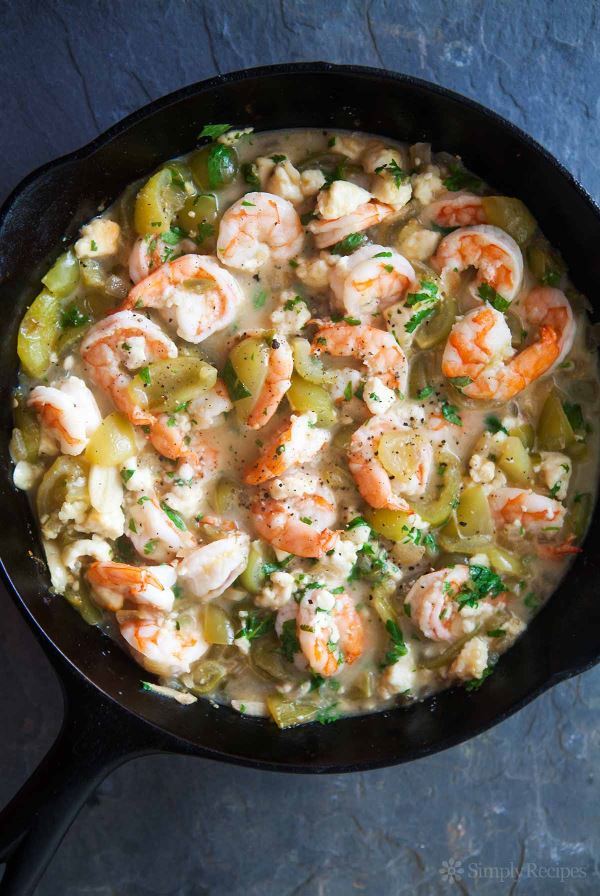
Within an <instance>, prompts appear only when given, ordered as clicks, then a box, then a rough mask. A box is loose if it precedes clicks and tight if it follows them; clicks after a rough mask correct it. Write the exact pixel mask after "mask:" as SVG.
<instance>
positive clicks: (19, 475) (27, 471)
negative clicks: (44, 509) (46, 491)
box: [13, 460, 44, 491]
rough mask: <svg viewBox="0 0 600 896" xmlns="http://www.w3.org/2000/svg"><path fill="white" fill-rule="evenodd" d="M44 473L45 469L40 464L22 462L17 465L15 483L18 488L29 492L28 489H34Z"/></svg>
mask: <svg viewBox="0 0 600 896" xmlns="http://www.w3.org/2000/svg"><path fill="white" fill-rule="evenodd" d="M43 472H44V468H43V466H41V465H40V464H30V463H29V462H28V461H26V460H20V461H19V462H18V463H17V464H15V469H14V471H13V482H14V484H15V485H16V487H17V488H20V489H23V491H27V489H29V488H33V486H34V485H35V484H36V482H37V481H38V479H39V478H40V476H41V475H42V473H43Z"/></svg>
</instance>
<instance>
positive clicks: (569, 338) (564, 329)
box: [517, 286, 576, 373]
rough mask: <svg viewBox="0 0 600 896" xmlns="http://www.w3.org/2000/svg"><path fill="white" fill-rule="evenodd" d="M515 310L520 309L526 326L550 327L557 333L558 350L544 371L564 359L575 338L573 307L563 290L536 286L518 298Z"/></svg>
mask: <svg viewBox="0 0 600 896" xmlns="http://www.w3.org/2000/svg"><path fill="white" fill-rule="evenodd" d="M517 311H522V313H523V316H524V319H525V323H526V324H527V325H528V326H535V327H540V328H543V327H551V328H552V329H553V330H554V332H555V333H556V334H557V335H558V346H559V352H558V355H557V356H556V358H555V359H554V361H553V362H552V364H551V366H550V367H549V368H548V370H547V371H545V372H546V373H549V372H550V370H552V369H553V368H555V367H558V365H559V364H560V363H561V362H562V361H564V359H565V357H566V356H567V355H568V354H569V352H570V351H571V348H572V346H573V340H574V338H575V330H576V325H575V320H574V318H573V309H572V308H571V303H570V302H569V300H568V299H567V297H566V295H565V294H564V292H563V291H562V290H560V289H554V288H553V287H552V286H536V287H534V288H533V289H532V290H530V292H528V294H527V295H526V297H525V298H524V299H522V300H521V299H519V302H518V307H517Z"/></svg>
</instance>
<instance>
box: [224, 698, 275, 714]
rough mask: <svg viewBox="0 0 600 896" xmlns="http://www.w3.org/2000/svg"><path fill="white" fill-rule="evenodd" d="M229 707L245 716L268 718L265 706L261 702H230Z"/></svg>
mask: <svg viewBox="0 0 600 896" xmlns="http://www.w3.org/2000/svg"><path fill="white" fill-rule="evenodd" d="M231 705H232V707H233V708H234V709H236V710H237V711H238V712H240V713H242V714H243V715H245V716H268V715H269V713H268V710H267V704H266V703H265V702H264V701H263V700H232V701H231Z"/></svg>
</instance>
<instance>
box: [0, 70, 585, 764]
mask: <svg viewBox="0 0 600 896" xmlns="http://www.w3.org/2000/svg"><path fill="white" fill-rule="evenodd" d="M329 73H333V74H341V75H359V76H361V75H362V76H367V77H372V78H377V79H380V80H384V81H385V80H387V81H391V82H399V83H401V84H405V85H407V86H409V87H417V88H419V89H421V90H423V91H425V92H428V93H430V94H434V95H436V96H438V97H440V98H442V99H445V100H452V101H454V102H456V103H457V104H458V105H460V106H462V107H465V108H467V109H471V110H473V111H475V112H477V113H478V114H480V115H482V116H483V117H484V118H487V119H488V120H493V121H495V122H496V124H497V125H499V126H500V127H501V128H502V129H503V130H504V131H506V132H507V134H510V135H512V136H514V137H515V138H517V140H519V141H521V142H522V143H524V144H526V145H528V146H529V147H530V148H531V149H533V150H534V151H535V152H536V153H537V154H539V155H541V156H542V157H543V158H544V159H545V160H546V161H547V162H548V163H549V164H550V165H551V166H552V167H553V168H554V169H556V171H557V173H558V174H559V175H561V176H562V177H563V178H564V179H565V180H566V181H567V182H568V184H569V185H570V186H571V187H572V188H574V189H575V191H576V192H577V193H578V194H579V195H580V197H581V198H582V199H583V200H584V201H585V203H586V204H587V205H588V207H589V209H590V211H591V212H592V213H593V214H594V216H595V217H596V218H597V219H598V221H599V224H600V206H599V204H598V203H596V201H595V200H594V199H593V198H592V196H591V195H590V194H589V193H588V191H587V190H586V188H585V187H584V186H583V185H582V184H581V182H580V181H579V180H578V179H577V178H576V177H575V176H574V175H573V174H572V173H571V172H570V171H569V170H568V169H567V168H566V167H565V166H564V165H563V164H562V163H561V162H560V161H559V160H558V159H557V158H556V157H555V156H554V155H553V154H552V153H550V152H549V151H548V150H547V149H545V147H544V146H542V145H541V144H540V143H538V141H537V140H535V139H534V138H533V137H531V136H530V135H529V134H528V133H527V132H525V131H523V130H522V129H521V128H520V127H519V126H517V125H515V124H513V123H512V122H511V121H509V120H508V119H506V118H505V117H504V116H502V115H500V114H499V113H498V112H496V111H494V110H492V109H489V108H488V107H486V106H484V105H483V104H481V103H479V102H477V101H476V100H473V99H471V98H470V97H466V96H464V95H463V94H460V93H458V92H457V91H454V90H451V89H448V88H446V87H443V86H441V85H438V84H434V83H432V82H429V81H426V80H424V79H422V78H418V77H415V76H413V75H409V74H405V73H402V72H395V71H390V70H386V69H380V68H376V67H372V66H360V65H338V64H335V63H329V62H293V63H276V64H273V65H267V66H256V67H253V68H248V69H241V70H236V71H233V72H227V73H224V74H219V75H216V76H214V77H212V78H208V79H204V80H202V81H196V82H193V83H192V84H189V85H186V86H185V87H182V88H180V89H178V90H175V91H172V92H171V93H169V94H167V95H165V96H163V97H158V98H157V99H155V100H152V101H151V102H149V103H147V104H145V105H144V106H141V107H140V108H139V109H136V110H135V111H134V112H132V113H130V114H129V115H127V116H126V117H125V118H122V119H120V120H119V121H117V122H116V123H115V124H113V125H111V126H110V127H109V128H108V129H106V130H105V131H103V132H102V133H100V134H99V135H98V136H96V137H95V138H93V139H92V140H91V141H89V142H88V143H86V144H84V145H82V146H80V147H79V148H76V149H75V150H73V151H71V152H69V153H66V154H64V155H62V156H59V157H57V158H55V159H52V160H50V161H49V162H46V163H44V164H42V165H40V166H38V167H37V168H36V169H34V170H33V171H32V172H31V173H30V174H28V175H26V176H25V177H24V178H22V179H21V180H20V181H19V182H18V183H17V184H16V186H15V187H14V188H13V189H12V190H11V192H10V193H9V194H8V196H7V197H6V199H5V200H4V201H3V203H2V205H1V207H0V231H1V230H2V228H3V225H4V221H5V219H6V218H7V217H8V216H9V215H10V212H11V211H12V207H13V205H14V204H15V203H16V202H17V201H18V199H19V198H20V196H21V194H22V193H23V192H24V191H25V190H27V189H28V188H29V187H30V186H31V185H33V184H35V182H36V181H38V180H39V179H40V178H42V177H43V176H44V175H45V174H46V173H48V172H49V171H53V170H55V169H59V168H60V167H62V166H66V165H69V164H72V163H77V162H81V161H83V160H85V159H87V158H88V157H90V156H92V155H93V154H94V153H95V152H96V151H97V150H98V149H100V148H102V147H103V146H105V145H107V144H109V143H110V142H111V141H112V140H113V139H114V138H116V137H118V136H119V135H121V134H122V133H124V132H126V131H127V130H128V129H129V128H131V127H132V126H134V125H135V124H137V123H138V122H140V121H143V120H144V119H146V118H149V117H151V116H152V115H154V114H155V113H157V112H160V111H162V110H163V109H166V108H168V107H169V106H171V105H174V104H177V103H178V102H180V101H181V100H185V99H188V98H190V97H193V96H195V95H197V94H199V93H203V92H205V91H208V90H211V89H212V88H215V87H219V86H221V85H223V84H229V83H237V82H242V81H246V80H250V79H252V78H270V77H277V76H280V75H290V74H292V75H293V74H299V75H301V74H316V75H324V76H326V75H327V74H329ZM568 575H569V573H568V572H567V576H566V577H565V579H566V578H567V577H568ZM0 576H1V577H2V579H3V581H4V584H5V585H6V586H7V591H8V592H9V593H10V594H12V595H13V599H14V600H15V602H16V604H17V606H18V608H19V610H20V611H21V612H22V613H23V615H24V617H25V619H26V620H27V622H28V624H29V625H30V626H31V627H32V628H33V630H34V634H36V636H37V637H38V640H39V641H40V642H41V644H42V649H44V652H45V653H46V655H47V656H48V658H49V659H50V660H51V662H52V665H53V668H54V669H55V671H56V672H57V673H58V676H59V679H60V680H61V684H62V685H63V687H64V688H65V690H66V692H67V696H68V693H69V688H68V687H67V683H66V682H65V680H64V677H63V675H61V670H60V667H59V665H58V663H57V660H60V661H62V662H63V663H66V664H67V666H68V667H69V672H70V673H72V674H74V675H75V677H76V678H79V679H81V682H85V684H86V685H88V686H89V687H91V688H93V691H94V692H95V693H96V694H97V695H99V697H98V696H97V697H96V699H103V700H107V701H108V702H109V704H110V705H111V706H112V705H114V707H115V709H116V710H118V711H119V712H121V713H123V714H126V715H131V716H132V717H134V718H135V719H136V720H137V721H138V722H141V723H142V724H143V726H144V727H145V726H147V727H148V730H149V732H150V731H153V732H154V733H157V734H158V735H159V736H160V737H162V738H163V740H166V741H167V744H166V745H165V747H164V749H168V750H173V751H177V750H178V751H179V752H185V753H192V754H195V755H199V756H203V757H205V758H214V759H219V760H222V761H226V762H230V763H232V764H235V765H241V766H245V767H249V768H261V769H266V770H271V771H280V772H290V773H304V774H323V773H344V772H349V771H366V770H369V769H376V768H383V767H388V766H389V767H392V766H394V765H400V764H403V763H405V762H411V761H414V760H415V759H419V758H422V757H425V756H429V755H433V754H435V753H438V752H441V751H443V750H446V749H449V748H450V747H453V746H456V745H458V744H460V743H465V742H466V741H468V740H471V739H472V738H474V737H477V736H479V735H480V734H482V733H484V732H485V731H487V730H489V729H490V728H493V727H494V726H495V725H497V724H499V723H500V722H503V721H504V720H506V719H508V718H510V716H512V715H513V714H514V713H516V712H518V711H519V710H520V709H522V708H524V707H525V706H526V705H527V704H528V703H530V702H531V701H533V700H534V699H536V698H537V697H538V696H540V695H541V694H543V693H544V692H545V691H546V690H548V689H549V688H551V687H553V686H554V685H555V684H557V683H559V682H560V681H563V680H566V679H568V678H571V677H573V676H575V675H578V674H580V673H581V672H584V671H586V670H587V669H590V668H592V667H593V666H595V665H596V664H598V663H599V662H600V648H599V651H598V654H597V656H596V657H595V658H593V659H582V660H581V661H580V662H575V663H574V664H573V665H570V666H569V667H568V668H566V669H564V668H563V669H559V670H556V671H554V672H553V673H551V674H550V675H549V676H548V677H547V679H546V680H545V681H542V682H541V683H539V684H537V685H534V686H532V688H531V690H529V691H527V693H525V694H524V696H522V697H521V699H519V700H517V701H516V702H515V703H513V704H511V705H510V706H509V707H508V708H506V709H504V710H503V711H501V712H500V713H499V714H498V715H496V716H495V717H494V718H493V719H492V720H489V721H484V722H482V723H476V722H473V723H472V725H473V728H472V730H471V732H470V733H469V734H468V735H467V736H466V737H465V736H464V734H463V733H456V734H455V735H454V736H452V735H449V736H448V737H447V738H444V739H443V740H441V741H438V742H436V743H435V744H432V745H425V746H423V747H420V748H415V749H413V750H411V751H410V752H408V753H405V754H404V755H403V756H399V757H395V758H393V759H391V760H390V759H375V760H369V759H365V760H362V759H361V760H360V761H359V762H354V763H350V764H349V763H347V764H334V763H330V764H327V765H319V764H318V763H319V761H320V760H319V758H318V757H317V759H316V763H317V764H316V765H311V764H310V762H309V761H307V762H306V763H305V764H303V765H298V764H288V763H284V762H269V761H264V760H262V759H256V758H248V756H247V755H237V754H236V753H233V752H228V751H225V750H222V749H220V750H217V749H214V748H210V747H206V746H204V745H201V746H199V745H198V744H197V743H196V742H194V741H193V740H190V739H188V738H186V737H185V736H182V735H180V734H175V733H174V732H173V731H172V730H170V729H169V728H167V727H163V726H162V725H161V724H158V723H157V722H155V721H153V720H151V719H148V718H147V717H146V716H144V715H142V714H140V713H139V712H137V711H136V710H135V709H133V708H130V707H129V706H127V705H125V704H124V703H121V702H120V701H119V700H118V699H116V697H114V696H112V694H110V693H108V692H107V691H106V690H104V689H103V687H102V686H101V685H99V684H98V683H97V682H95V681H94V680H93V679H92V678H91V677H89V675H88V674H87V673H86V672H84V671H83V670H82V669H81V668H80V667H79V666H78V665H77V664H76V663H75V662H74V661H73V660H72V659H70V657H69V656H67V655H66V653H64V652H63V650H62V649H61V648H60V647H59V646H58V644H57V643H56V642H55V641H54V640H52V638H51V636H50V635H49V634H47V632H46V630H45V629H44V628H43V626H42V625H41V623H39V622H38V620H37V619H36V617H35V616H34V614H33V612H32V610H30V608H29V607H28V605H27V603H26V602H25V600H24V599H23V598H22V597H21V595H20V593H19V591H18V589H17V588H16V586H15V585H14V583H13V581H12V578H11V575H10V573H9V571H8V569H7V568H6V565H5V562H4V560H3V559H2V558H1V557H0ZM543 612H544V608H542V611H541V613H543ZM81 682H80V683H81ZM434 699H435V695H433V696H432V697H430V698H427V700H429V701H431V700H434ZM398 711H401V712H407V711H410V707H409V708H408V710H407V709H406V708H393V709H388V710H383V711H380V712H379V713H375V715H389V714H391V713H392V712H398ZM365 715H367V714H365ZM369 715H371V714H369ZM359 718H360V716H359ZM248 721H252V720H251V719H245V722H248ZM249 733H250V732H249ZM169 741H170V743H169ZM311 761H312V760H311Z"/></svg>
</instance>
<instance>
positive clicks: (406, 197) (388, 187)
mask: <svg viewBox="0 0 600 896" xmlns="http://www.w3.org/2000/svg"><path fill="white" fill-rule="evenodd" d="M369 188H370V190H371V195H372V196H374V197H375V199H379V201H380V202H385V203H387V205H391V206H393V207H394V208H395V209H400V208H403V207H404V206H405V205H406V204H407V202H410V199H411V196H412V186H411V184H410V181H405V182H404V183H401V184H397V183H396V181H395V179H394V175H393V172H391V171H385V170H384V171H382V172H381V173H380V174H374V175H373V176H372V178H371V180H370V183H369Z"/></svg>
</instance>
